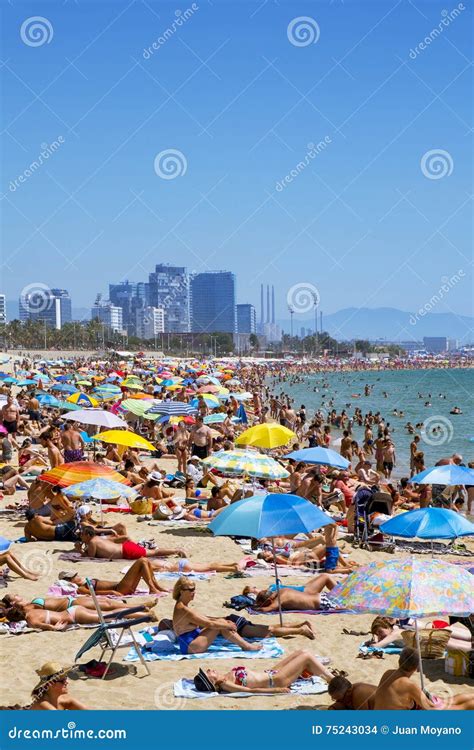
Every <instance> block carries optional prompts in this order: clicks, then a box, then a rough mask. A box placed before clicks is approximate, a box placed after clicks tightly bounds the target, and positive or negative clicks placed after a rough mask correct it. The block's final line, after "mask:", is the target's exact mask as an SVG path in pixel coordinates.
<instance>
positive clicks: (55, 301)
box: [19, 285, 72, 330]
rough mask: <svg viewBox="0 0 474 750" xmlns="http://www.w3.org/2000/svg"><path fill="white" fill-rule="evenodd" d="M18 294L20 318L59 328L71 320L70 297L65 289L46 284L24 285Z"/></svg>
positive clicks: (23, 320)
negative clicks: (23, 290)
mask: <svg viewBox="0 0 474 750" xmlns="http://www.w3.org/2000/svg"><path fill="white" fill-rule="evenodd" d="M25 289H27V290H28V291H26V292H24V293H22V294H21V296H20V300H19V308H20V310H19V312H20V320H21V321H22V322H25V321H27V320H36V321H41V322H43V323H45V324H46V325H48V326H50V327H51V328H56V329H57V330H60V329H61V328H62V327H63V325H64V323H70V322H71V320H72V312H71V297H70V296H69V292H68V291H67V289H48V287H46V286H41V287H38V288H37V289H35V288H34V286H33V285H31V286H30V287H25Z"/></svg>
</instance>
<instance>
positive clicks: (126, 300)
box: [109, 281, 147, 335]
mask: <svg viewBox="0 0 474 750" xmlns="http://www.w3.org/2000/svg"><path fill="white" fill-rule="evenodd" d="M146 287H147V284H145V283H144V282H139V283H135V282H132V281H121V282H119V283H118V284H109V299H110V301H111V302H112V304H113V305H116V306H117V307H121V308H122V321H123V327H124V329H125V330H126V331H127V333H128V334H129V335H133V334H135V333H136V323H137V311H138V310H140V309H142V308H143V307H145V305H146Z"/></svg>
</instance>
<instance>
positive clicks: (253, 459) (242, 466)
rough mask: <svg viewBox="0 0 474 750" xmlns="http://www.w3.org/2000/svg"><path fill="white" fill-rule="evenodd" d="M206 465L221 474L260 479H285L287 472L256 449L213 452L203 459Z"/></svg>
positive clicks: (272, 459)
mask: <svg viewBox="0 0 474 750" xmlns="http://www.w3.org/2000/svg"><path fill="white" fill-rule="evenodd" d="M203 463H204V464H205V465H206V466H210V467H211V468H212V469H217V471H220V472H222V473H223V474H232V475H235V476H244V475H247V476H249V477H259V478H261V479H285V478H286V477H288V476H289V473H288V472H287V471H286V469H284V468H283V467H282V466H280V464H279V463H278V462H277V461H275V459H274V458H271V456H265V455H264V454H263V453H257V451H245V450H239V449H236V450H231V451H219V452H218V453H213V454H212V455H211V456H208V457H207V458H205V459H204V460H203Z"/></svg>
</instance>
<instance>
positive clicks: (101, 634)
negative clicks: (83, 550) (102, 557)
mask: <svg viewBox="0 0 474 750" xmlns="http://www.w3.org/2000/svg"><path fill="white" fill-rule="evenodd" d="M86 583H87V587H88V589H89V592H90V595H91V597H92V600H93V602H94V606H95V608H96V611H97V614H98V615H99V620H100V625H98V626H97V629H96V630H95V631H94V632H93V633H92V635H91V636H90V637H89V638H88V639H87V641H86V642H85V643H84V645H83V646H81V648H80V649H79V651H78V652H77V654H76V658H75V660H74V661H75V662H76V661H77V660H78V659H80V657H81V656H82V655H83V654H85V653H86V651H89V649H91V648H94V646H100V647H101V648H102V651H101V654H100V657H99V661H102V658H103V656H104V654H105V652H106V651H108V650H110V651H111V655H110V659H109V661H108V662H107V668H106V670H105V672H104V674H103V675H102V679H104V677H105V676H106V674H107V672H108V671H109V668H110V665H111V663H112V661H113V658H114V656H115V654H116V651H117V649H118V647H119V646H120V645H121V643H122V639H123V636H124V633H126V634H128V635H129V636H130V640H131V642H132V643H133V645H134V646H135V650H136V652H137V655H138V658H139V659H140V661H141V663H142V664H143V666H144V667H145V669H146V671H147V673H148V674H149V675H150V674H151V672H150V669H149V667H148V664H147V663H146V661H145V659H144V658H143V654H142V652H141V649H140V646H139V645H138V643H137V640H136V638H135V633H134V632H133V625H141V624H143V623H145V622H152V621H153V618H152V617H150V615H141V616H140V617H136V618H134V619H133V620H132V619H125V615H128V614H132V613H133V612H141V611H142V608H141V607H131V608H129V609H123V610H120V612H118V613H117V612H114V613H113V614H110V615H108V614H105V615H104V613H103V612H102V610H101V608H100V604H99V602H98V599H97V595H96V592H95V590H94V587H93V586H92V584H91V582H90V580H89V579H88V578H86ZM112 618H114V619H112ZM118 618H122V619H118ZM122 645H124V646H125V645H126V644H125V643H123V644H122Z"/></svg>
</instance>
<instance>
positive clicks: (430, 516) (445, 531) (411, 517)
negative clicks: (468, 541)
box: [380, 508, 474, 539]
mask: <svg viewBox="0 0 474 750" xmlns="http://www.w3.org/2000/svg"><path fill="white" fill-rule="evenodd" d="M380 531H382V532H383V533H384V534H390V536H401V537H405V538H406V539H415V538H416V539H455V538H456V537H458V536H474V524H473V523H471V522H470V521H468V520H467V518H464V516H461V515H459V513H455V512H454V511H453V510H447V509H446V508H420V509H418V510H410V511H409V512H408V513H401V514H400V515H398V516H395V518H391V519H390V521H386V523H384V524H382V525H381V526H380Z"/></svg>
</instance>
